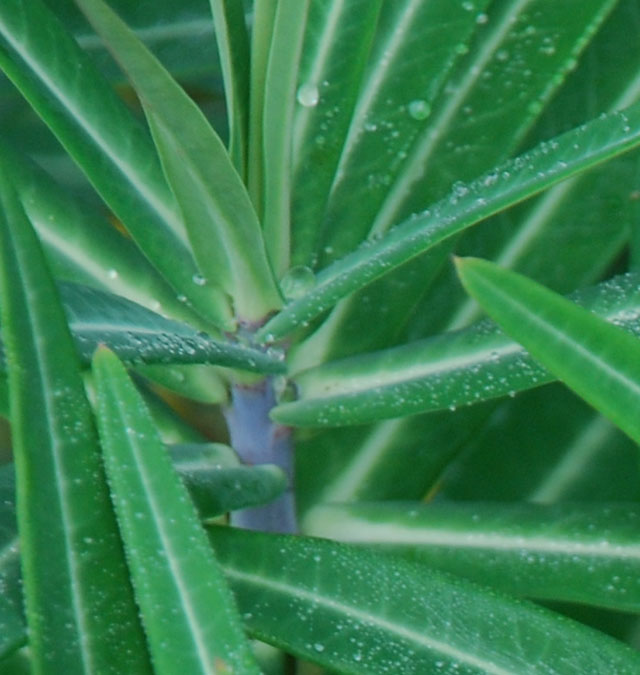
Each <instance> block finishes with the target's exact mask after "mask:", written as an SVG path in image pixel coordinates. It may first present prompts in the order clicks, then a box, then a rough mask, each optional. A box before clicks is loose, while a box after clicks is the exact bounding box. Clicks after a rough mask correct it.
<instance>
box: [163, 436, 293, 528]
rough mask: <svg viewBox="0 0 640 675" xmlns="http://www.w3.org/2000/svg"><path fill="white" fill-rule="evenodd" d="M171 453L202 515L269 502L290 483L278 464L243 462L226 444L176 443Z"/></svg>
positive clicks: (211, 516) (208, 516)
mask: <svg viewBox="0 0 640 675" xmlns="http://www.w3.org/2000/svg"><path fill="white" fill-rule="evenodd" d="M169 453H170V455H171V459H172V461H173V466H174V468H175V469H176V471H177V472H178V473H179V474H180V477H181V478H182V480H183V481H184V483H185V485H186V486H187V489H188V490H189V494H190V495H191V499H192V500H193V503H194V504H195V506H196V508H197V509H198V513H199V515H200V518H202V519H206V518H213V517H214V516H219V515H222V514H223V513H226V512H227V511H234V510H236V509H244V508H247V507H250V506H258V505H260V504H266V503H267V502H270V501H271V500H272V499H275V498H276V497H279V496H280V494H282V493H283V492H284V491H285V489H286V487H287V477H286V475H285V474H284V473H283V471H282V470H281V469H279V468H278V467H277V466H274V465H273V464H261V465H258V466H243V465H242V464H240V461H239V460H238V457H237V455H236V454H235V452H233V450H232V449H231V448H230V447H229V446H226V445H222V444H219V443H190V444H181V445H173V446H171V447H170V449H169Z"/></svg>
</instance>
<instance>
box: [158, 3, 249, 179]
mask: <svg viewBox="0 0 640 675" xmlns="http://www.w3.org/2000/svg"><path fill="white" fill-rule="evenodd" d="M210 5H211V12H212V14H213V22H214V25H215V31H216V41H217V45H218V54H219V56H220V65H221V66H222V77H223V79H224V88H225V92H226V97H225V100H226V103H227V120H228V124H229V155H230V156H231V160H232V161H233V165H234V166H235V168H236V170H237V172H238V173H239V175H240V177H241V178H242V179H243V180H244V179H245V178H246V174H247V153H248V143H249V66H250V58H251V57H250V53H249V36H248V34H247V26H246V23H245V21H246V20H245V15H244V7H243V5H242V3H241V2H237V1H236V0H210ZM170 72H175V71H174V70H171V69H170Z"/></svg>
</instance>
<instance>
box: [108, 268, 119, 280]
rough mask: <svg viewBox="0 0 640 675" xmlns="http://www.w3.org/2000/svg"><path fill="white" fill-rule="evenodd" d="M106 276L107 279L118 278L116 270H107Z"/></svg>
mask: <svg viewBox="0 0 640 675" xmlns="http://www.w3.org/2000/svg"><path fill="white" fill-rule="evenodd" d="M107 276H108V277H109V279H117V278H118V270H114V269H111V270H107Z"/></svg>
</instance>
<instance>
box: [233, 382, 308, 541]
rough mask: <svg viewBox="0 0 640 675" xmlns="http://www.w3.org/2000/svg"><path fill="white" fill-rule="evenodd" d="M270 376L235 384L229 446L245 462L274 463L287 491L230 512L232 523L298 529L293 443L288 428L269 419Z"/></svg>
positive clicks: (271, 400) (272, 401)
mask: <svg viewBox="0 0 640 675" xmlns="http://www.w3.org/2000/svg"><path fill="white" fill-rule="evenodd" d="M275 403H276V399H275V393H274V391H273V383H272V380H271V378H267V379H264V380H262V381H260V382H258V383H257V384H253V385H240V384H235V385H234V386H233V388H232V390H231V405H230V406H229V407H228V408H227V409H226V410H225V418H226V420H227V425H228V427H229V435H230V436H231V445H232V447H233V448H234V450H235V451H236V452H237V453H238V455H239V456H240V459H241V460H242V461H243V462H245V463H246V464H275V465H277V466H279V467H280V468H281V469H282V470H283V471H284V472H285V474H286V475H287V477H288V479H289V486H288V488H287V491H286V492H285V493H284V494H283V495H281V496H280V497H279V498H278V499H276V500H275V501H273V502H271V503H269V504H265V505H264V506H258V507H255V508H250V509H243V510H242V511H234V512H233V513H232V514H231V524H232V525H234V526H236V527H242V528H245V529H249V530H262V531H264V532H289V533H292V532H297V531H298V524H297V519H296V512H295V498H294V493H293V445H292V442H291V430H290V429H289V427H285V426H281V425H279V424H276V423H275V422H272V421H271V419H270V418H269V411H270V410H271V408H272V407H273V406H274V405H275Z"/></svg>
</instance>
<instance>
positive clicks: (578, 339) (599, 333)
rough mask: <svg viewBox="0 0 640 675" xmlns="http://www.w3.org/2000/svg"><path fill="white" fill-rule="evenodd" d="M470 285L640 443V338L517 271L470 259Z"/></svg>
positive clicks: (466, 278) (538, 355) (465, 268)
mask: <svg viewBox="0 0 640 675" xmlns="http://www.w3.org/2000/svg"><path fill="white" fill-rule="evenodd" d="M456 265H457V268H458V274H459V276H460V279H461V280H462V282H463V284H464V286H465V288H466V289H467V291H468V292H469V293H471V294H472V295H473V297H474V298H476V300H478V301H479V302H481V303H482V306H483V307H484V308H485V309H486V310H487V311H488V313H489V314H490V315H491V316H492V317H493V318H494V319H496V320H497V321H498V322H499V323H500V325H501V326H503V327H505V328H506V330H507V331H508V333H509V334H510V335H512V336H514V337H515V338H516V339H517V340H519V341H520V342H521V343H522V344H523V345H524V346H525V347H526V348H527V349H528V351H529V352H530V353H531V354H532V356H533V357H534V358H535V359H537V360H539V361H540V362H541V363H543V364H544V365H545V366H546V367H547V368H548V369H549V370H550V371H551V372H552V373H553V374H554V375H555V376H556V377H558V379H560V380H561V381H562V382H564V383H565V384H566V385H567V386H569V387H570V388H571V389H573V390H574V391H575V392H576V393H577V394H578V395H579V396H581V397H582V398H584V399H585V401H587V402H588V403H590V404H591V405H593V406H594V407H595V408H596V409H597V410H599V411H600V412H601V413H602V414H603V415H605V416H606V417H608V418H609V419H611V421H612V422H613V423H614V424H616V426H618V427H620V428H621V429H622V430H623V431H624V432H625V433H626V434H628V435H629V436H630V437H631V438H632V439H633V440H635V441H636V442H638V441H640V424H639V423H638V421H637V416H636V415H635V414H634V410H635V407H636V405H637V402H638V397H639V396H640V342H638V338H637V337H635V336H632V335H629V334H628V333H626V332H624V331H623V330H622V329H621V328H619V327H617V326H612V325H611V324H609V323H607V322H606V321H604V320H603V319H601V318H600V317H597V316H595V315H593V314H592V313H590V312H588V311H587V310H585V309H583V308H581V307H579V306H578V305H576V304H574V303H572V302H570V301H569V300H566V299H564V298H562V297H561V296H559V295H557V294H555V293H553V292H552V291H549V290H548V289H545V288H544V287H542V286H540V285H539V284H537V283H535V282H533V281H531V280H529V279H527V278H526V277H523V276H521V275H518V274H516V273H514V272H509V271H507V270H502V269H500V268H499V267H497V266H495V265H493V264H492V263H489V262H486V261H483V260H479V259H473V258H465V259H458V260H457V262H456Z"/></svg>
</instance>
